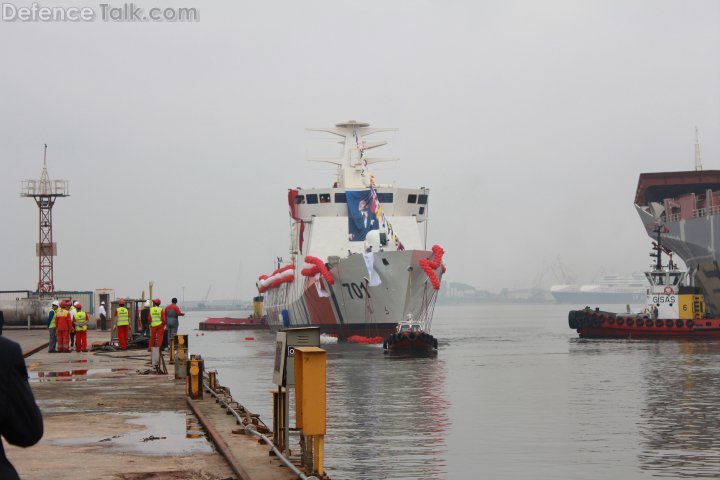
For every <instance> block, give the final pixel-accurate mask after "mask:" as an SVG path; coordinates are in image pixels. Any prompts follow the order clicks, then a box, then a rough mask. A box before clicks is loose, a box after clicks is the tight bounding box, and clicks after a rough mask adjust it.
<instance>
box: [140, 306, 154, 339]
mask: <svg viewBox="0 0 720 480" xmlns="http://www.w3.org/2000/svg"><path fill="white" fill-rule="evenodd" d="M150 307H152V302H151V301H150V300H145V303H144V304H143V308H142V310H140V326H141V332H142V334H143V335H145V336H146V337H149V336H150Z"/></svg>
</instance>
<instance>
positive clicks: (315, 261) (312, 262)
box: [300, 255, 335, 285]
mask: <svg viewBox="0 0 720 480" xmlns="http://www.w3.org/2000/svg"><path fill="white" fill-rule="evenodd" d="M305 263H307V264H308V266H307V267H305V268H303V269H302V270H300V273H302V274H303V275H304V276H306V277H312V276H313V275H315V274H317V273H319V274H320V275H322V276H323V278H325V281H326V282H327V283H328V285H332V284H334V283H335V279H334V278H333V276H332V273H330V272H329V271H328V269H327V267H326V266H325V262H323V261H322V260H320V259H319V258H317V257H313V256H311V255H308V256H307V257H305Z"/></svg>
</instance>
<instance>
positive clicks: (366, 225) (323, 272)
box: [257, 121, 445, 339]
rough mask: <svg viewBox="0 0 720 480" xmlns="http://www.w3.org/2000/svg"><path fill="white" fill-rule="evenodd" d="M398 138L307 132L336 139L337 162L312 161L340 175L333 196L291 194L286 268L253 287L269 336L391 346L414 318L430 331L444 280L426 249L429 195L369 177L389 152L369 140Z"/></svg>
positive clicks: (342, 128)
mask: <svg viewBox="0 0 720 480" xmlns="http://www.w3.org/2000/svg"><path fill="white" fill-rule="evenodd" d="M394 130H395V129H384V128H371V127H370V125H369V124H367V123H361V122H356V121H348V122H344V123H339V124H337V125H336V126H335V128H318V129H310V131H314V132H324V133H327V134H330V135H333V136H338V137H340V138H341V139H342V140H341V141H340V142H341V144H342V154H341V156H340V157H339V158H336V159H321V160H318V161H323V162H328V163H331V164H334V165H336V166H337V179H336V181H335V182H334V183H333V184H332V185H331V186H328V187H325V188H295V189H290V190H289V191H288V205H289V208H290V218H291V223H290V249H289V257H286V258H288V261H287V262H282V261H280V260H279V261H278V263H277V265H276V267H277V268H276V269H275V270H274V271H273V272H268V273H267V274H266V275H262V276H260V277H259V278H258V283H257V285H258V289H259V291H260V293H261V294H263V295H265V310H266V314H267V319H268V324H269V325H270V326H271V328H274V329H277V328H286V327H297V326H319V327H320V328H321V331H322V332H324V333H328V334H331V335H334V336H337V337H339V338H341V339H344V338H347V337H349V336H351V335H363V336H387V335H389V334H390V333H392V332H394V331H395V327H396V325H397V324H398V323H399V322H401V321H402V320H403V319H406V318H408V316H410V317H411V318H413V319H416V320H417V321H419V322H421V323H422V324H423V327H424V328H425V329H427V330H428V331H429V329H430V323H431V321H432V315H433V311H434V306H435V301H436V299H437V292H438V289H439V287H440V281H441V278H442V275H443V272H444V270H445V266H444V265H443V263H442V257H443V253H444V252H443V250H442V248H440V247H439V246H437V245H435V246H433V247H432V248H428V245H427V237H428V205H429V198H430V197H429V196H430V191H429V189H427V188H425V187H421V188H400V187H396V186H392V185H384V184H381V183H379V182H376V180H375V177H374V175H373V173H372V171H371V170H370V168H369V165H372V164H373V163H377V162H381V161H387V160H390V159H385V158H379V157H372V156H370V155H369V151H370V150H372V149H375V148H377V147H381V146H383V145H385V144H386V142H385V141H377V142H372V141H369V140H368V139H367V137H370V136H371V135H373V134H376V133H379V132H387V131H394ZM392 160H396V159H392Z"/></svg>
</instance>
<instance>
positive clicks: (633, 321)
mask: <svg viewBox="0 0 720 480" xmlns="http://www.w3.org/2000/svg"><path fill="white" fill-rule="evenodd" d="M633 324H635V320H633V319H632V318H628V319H627V326H628V327H632V326H633Z"/></svg>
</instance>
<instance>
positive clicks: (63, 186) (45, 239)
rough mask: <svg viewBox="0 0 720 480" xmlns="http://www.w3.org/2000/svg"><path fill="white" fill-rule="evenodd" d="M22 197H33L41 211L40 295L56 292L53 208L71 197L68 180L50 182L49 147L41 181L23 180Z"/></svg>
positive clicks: (44, 158) (38, 244)
mask: <svg viewBox="0 0 720 480" xmlns="http://www.w3.org/2000/svg"><path fill="white" fill-rule="evenodd" d="M20 196H21V197H32V198H34V199H35V203H37V206H38V208H39V209H40V230H39V231H40V236H39V240H40V241H39V242H38V243H37V244H36V245H35V252H36V254H37V256H38V262H39V268H38V272H39V277H38V284H37V291H38V293H51V292H53V291H55V284H54V283H53V257H54V256H55V255H57V244H56V243H55V242H53V236H52V207H53V205H54V204H55V200H57V198H58V197H69V196H70V190H69V189H68V181H67V180H52V181H51V180H50V177H49V176H48V172H47V145H45V151H44V153H43V171H42V175H41V176H40V180H23V181H22V183H21V186H20Z"/></svg>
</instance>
